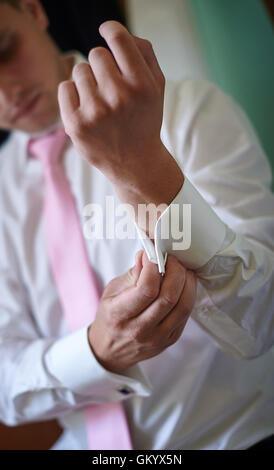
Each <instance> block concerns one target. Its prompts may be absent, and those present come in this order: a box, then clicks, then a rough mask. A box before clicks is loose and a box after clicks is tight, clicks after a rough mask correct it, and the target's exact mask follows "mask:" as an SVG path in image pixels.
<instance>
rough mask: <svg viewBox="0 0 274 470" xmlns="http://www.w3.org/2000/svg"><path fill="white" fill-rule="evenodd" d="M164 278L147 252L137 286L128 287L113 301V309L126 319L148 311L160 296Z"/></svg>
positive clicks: (144, 254)
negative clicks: (145, 310)
mask: <svg viewBox="0 0 274 470" xmlns="http://www.w3.org/2000/svg"><path fill="white" fill-rule="evenodd" d="M161 280H162V276H161V274H160V273H159V269H158V266H157V264H155V263H152V262H151V261H149V259H148V257H147V255H146V253H145V252H143V256H142V270H141V273H140V275H139V278H138V280H137V282H136V285H134V286H131V287H128V288H127V289H125V290H124V291H123V292H121V293H120V295H119V296H117V297H114V298H113V299H112V308H113V309H114V310H117V312H120V313H119V314H120V315H121V316H122V317H123V318H124V319H130V318H132V317H135V316H136V315H138V314H139V313H140V312H142V311H143V310H144V309H146V308H147V307H148V306H149V305H150V304H151V303H152V302H153V301H154V300H155V299H156V298H157V296H158V294H159V291H160V285H161Z"/></svg>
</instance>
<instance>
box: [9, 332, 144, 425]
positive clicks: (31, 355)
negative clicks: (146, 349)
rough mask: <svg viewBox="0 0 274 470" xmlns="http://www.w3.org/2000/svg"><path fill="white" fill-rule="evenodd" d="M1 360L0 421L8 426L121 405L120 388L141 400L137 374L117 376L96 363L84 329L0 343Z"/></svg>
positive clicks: (122, 396)
mask: <svg viewBox="0 0 274 470" xmlns="http://www.w3.org/2000/svg"><path fill="white" fill-rule="evenodd" d="M0 354H1V365H0V375H1V396H0V420H1V421H3V422H4V423H5V424H7V425H10V426H13V425H18V424H22V423H26V422H31V421H38V420H40V421H43V420H49V419H53V418H58V416H62V415H63V414H64V413H65V412H69V411H73V410H75V409H77V408H82V407H83V406H85V405H88V404H91V403H97V402H108V401H113V400H114V401H119V400H123V399H124V398H125V396H124V395H122V394H121V393H120V392H119V389H121V388H122V387H123V386H125V384H127V385H130V388H131V389H132V391H133V393H140V394H141V395H142V393H144V394H146V390H145V386H143V385H142V383H141V382H142V380H143V379H144V378H143V377H141V374H140V375H138V370H137V369H136V368H135V369H134V370H133V369H132V371H128V376H125V375H123V376H122V375H118V374H112V373H111V372H109V371H106V370H105V369H104V368H103V367H102V366H101V365H100V364H99V363H98V362H97V360H96V358H95V357H94V355H93V354H92V350H91V348H90V346H89V343H88V337H87V327H85V328H82V329H81V330H78V331H75V332H74V333H72V334H70V335H67V336H65V337H63V338H60V339H57V340H56V339H42V338H41V339H37V340H34V341H27V340H18V339H17V338H13V339H11V338H9V340H3V341H2V345H1V350H0ZM15 358H16V360H15ZM79 364H81V368H79Z"/></svg>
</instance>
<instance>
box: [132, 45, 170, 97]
mask: <svg viewBox="0 0 274 470" xmlns="http://www.w3.org/2000/svg"><path fill="white" fill-rule="evenodd" d="M133 38H134V41H135V43H136V45H137V47H138V48H139V50H140V52H141V54H142V56H143V58H144V59H145V61H146V63H147V65H148V67H149V69H150V71H151V72H152V74H153V76H154V78H155V81H156V83H157V84H158V86H159V88H160V90H161V91H162V92H164V86H165V76H164V74H163V72H162V69H161V67H160V65H159V62H158V60H157V57H156V55H155V53H154V51H153V47H152V44H151V42H150V41H147V40H146V39H142V38H138V37H137V36H133Z"/></svg>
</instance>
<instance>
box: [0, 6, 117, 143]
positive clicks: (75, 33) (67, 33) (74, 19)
mask: <svg viewBox="0 0 274 470" xmlns="http://www.w3.org/2000/svg"><path fill="white" fill-rule="evenodd" d="M41 3H42V5H43V6H44V8H45V10H46V13H47V15H48V17H49V21H50V27H49V33H50V34H51V36H52V37H53V38H54V40H55V41H56V43H57V44H58V46H59V47H60V49H61V50H62V51H64V52H65V51H68V50H72V49H77V50H78V51H80V52H82V54H84V55H85V56H87V55H88V52H89V50H90V49H91V48H92V47H96V46H106V44H105V42H104V40H103V39H102V38H101V36H100V35H99V33H98V28H99V26H100V24H101V23H103V22H104V21H106V20H117V21H120V22H121V23H122V24H124V25H126V20H125V17H124V15H123V12H122V10H121V8H120V7H119V5H118V3H117V2H116V1H115V0H89V1H87V0H58V1H53V0H41ZM7 137H8V133H7V132H3V131H1V130H0V144H1V143H2V142H3V141H4V140H5V139H6V138H7Z"/></svg>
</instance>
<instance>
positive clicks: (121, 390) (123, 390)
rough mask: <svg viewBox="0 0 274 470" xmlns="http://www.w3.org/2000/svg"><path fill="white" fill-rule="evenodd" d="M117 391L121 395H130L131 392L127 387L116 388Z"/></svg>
mask: <svg viewBox="0 0 274 470" xmlns="http://www.w3.org/2000/svg"><path fill="white" fill-rule="evenodd" d="M117 391H118V392H120V393H122V394H123V395H129V394H130V393H132V390H130V389H129V388H128V387H122V388H118V389H117Z"/></svg>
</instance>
